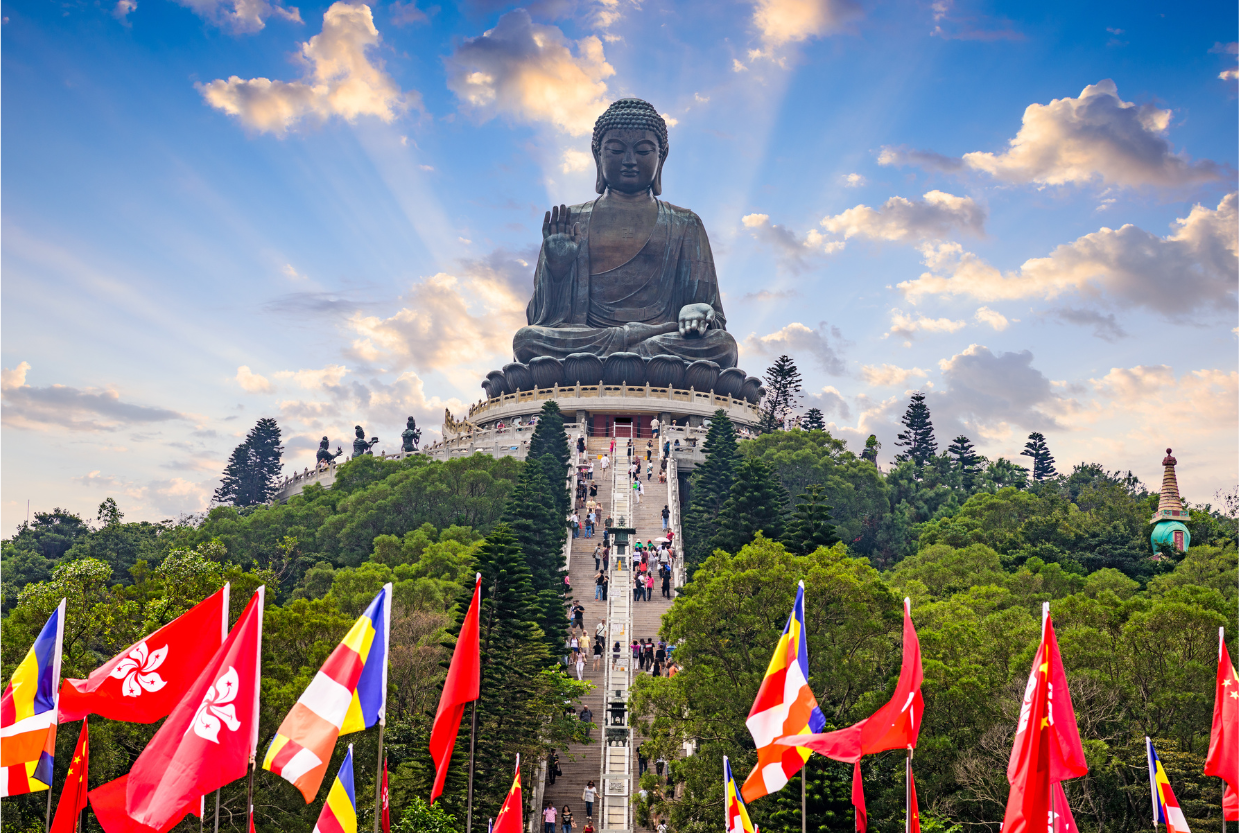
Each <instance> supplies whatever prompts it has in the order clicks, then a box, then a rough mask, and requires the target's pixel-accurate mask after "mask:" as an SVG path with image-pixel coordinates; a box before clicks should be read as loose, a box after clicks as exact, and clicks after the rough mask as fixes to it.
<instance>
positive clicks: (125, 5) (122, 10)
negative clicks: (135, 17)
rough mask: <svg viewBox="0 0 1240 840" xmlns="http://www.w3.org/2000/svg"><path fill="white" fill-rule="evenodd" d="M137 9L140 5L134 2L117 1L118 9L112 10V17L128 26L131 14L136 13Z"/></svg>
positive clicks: (127, 0)
mask: <svg viewBox="0 0 1240 840" xmlns="http://www.w3.org/2000/svg"><path fill="white" fill-rule="evenodd" d="M137 8H138V4H137V3H136V2H134V0H116V7H115V8H114V9H112V17H114V18H116V19H117V20H119V21H121V22H123V23H125V24H128V23H129V18H128V17H127V16H128V15H129V13H130V12H132V11H135V10H136V9H137Z"/></svg>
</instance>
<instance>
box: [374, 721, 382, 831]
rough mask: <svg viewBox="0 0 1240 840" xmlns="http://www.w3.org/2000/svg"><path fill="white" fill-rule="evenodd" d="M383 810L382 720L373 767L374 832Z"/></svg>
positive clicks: (376, 829) (377, 828) (377, 827)
mask: <svg viewBox="0 0 1240 840" xmlns="http://www.w3.org/2000/svg"><path fill="white" fill-rule="evenodd" d="M382 811H383V722H382V721H380V722H379V766H378V767H377V768H375V834H378V833H379V817H380V816H381V815H382Z"/></svg>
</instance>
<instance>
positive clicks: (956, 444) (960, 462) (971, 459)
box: [947, 435, 982, 493]
mask: <svg viewBox="0 0 1240 840" xmlns="http://www.w3.org/2000/svg"><path fill="white" fill-rule="evenodd" d="M947 452H948V454H949V455H950V456H951V459H952V468H953V469H955V470H956V471H957V473H958V474H959V476H960V486H961V487H963V488H964V490H965V492H966V493H967V492H969V491H971V490H972V489H973V486H974V484H975V483H976V482H977V476H978V473H980V472H981V471H982V468H981V466H979V465H980V464H981V461H982V459H981V457H980V456H979V455H978V454H977V452H976V451H974V449H973V442H972V441H971V440H969V439H968V438H967V437H965V436H964V435H957V436H956V438H955V439H954V440H953V441H952V442H951V445H950V446H948V447H947Z"/></svg>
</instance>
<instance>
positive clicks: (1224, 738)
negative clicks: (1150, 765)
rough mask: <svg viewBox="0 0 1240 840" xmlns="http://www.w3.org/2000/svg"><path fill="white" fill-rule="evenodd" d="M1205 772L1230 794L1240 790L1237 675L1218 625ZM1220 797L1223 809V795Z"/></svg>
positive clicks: (1238, 686)
mask: <svg viewBox="0 0 1240 840" xmlns="http://www.w3.org/2000/svg"><path fill="white" fill-rule="evenodd" d="M1205 774H1206V775H1207V776H1218V777H1219V778H1220V779H1222V780H1223V781H1225V782H1227V785H1228V786H1229V787H1230V788H1231V789H1232V793H1233V795H1234V793H1235V791H1236V790H1240V683H1238V682H1237V679H1236V669H1235V668H1233V667H1232V665H1231V655H1230V654H1228V652H1227V643H1226V642H1224V641H1223V628H1222V627H1220V628H1219V629H1218V670H1217V672H1216V675H1215V679H1214V722H1213V723H1212V724H1211V725H1210V751H1209V752H1208V753H1207V754H1206V767H1205ZM1223 799H1224V802H1223V807H1224V810H1226V806H1227V802H1226V799H1227V797H1226V795H1224V797H1223ZM1233 813H1234V811H1233ZM1227 819H1234V817H1227Z"/></svg>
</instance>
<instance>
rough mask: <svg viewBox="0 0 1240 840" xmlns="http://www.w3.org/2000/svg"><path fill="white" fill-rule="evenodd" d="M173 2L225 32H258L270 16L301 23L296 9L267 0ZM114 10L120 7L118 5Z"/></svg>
mask: <svg viewBox="0 0 1240 840" xmlns="http://www.w3.org/2000/svg"><path fill="white" fill-rule="evenodd" d="M121 2H122V3H123V2H125V0H121ZM176 2H177V3H178V4H180V5H182V6H185V7H186V8H188V9H191V10H193V12H194V14H196V15H198V16H199V17H200V18H202V19H203V20H206V21H209V22H210V23H213V24H215V25H216V26H220V27H223V28H224V29H229V30H231V31H232V32H234V33H236V34H248V33H253V32H258V31H259V30H260V29H262V28H263V27H264V26H266V25H267V19H268V18H270V17H272V16H273V15H274V16H276V17H280V18H283V19H284V20H288V21H292V22H294V23H301V22H302V21H301V13H300V12H298V11H297V7H295V6H292V7H289V8H285V7H284V6H281V5H280V4H279V3H269V2H267V0H176ZM135 6H136V4H135ZM117 8H118V9H119V8H120V7H119V5H118V6H117Z"/></svg>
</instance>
